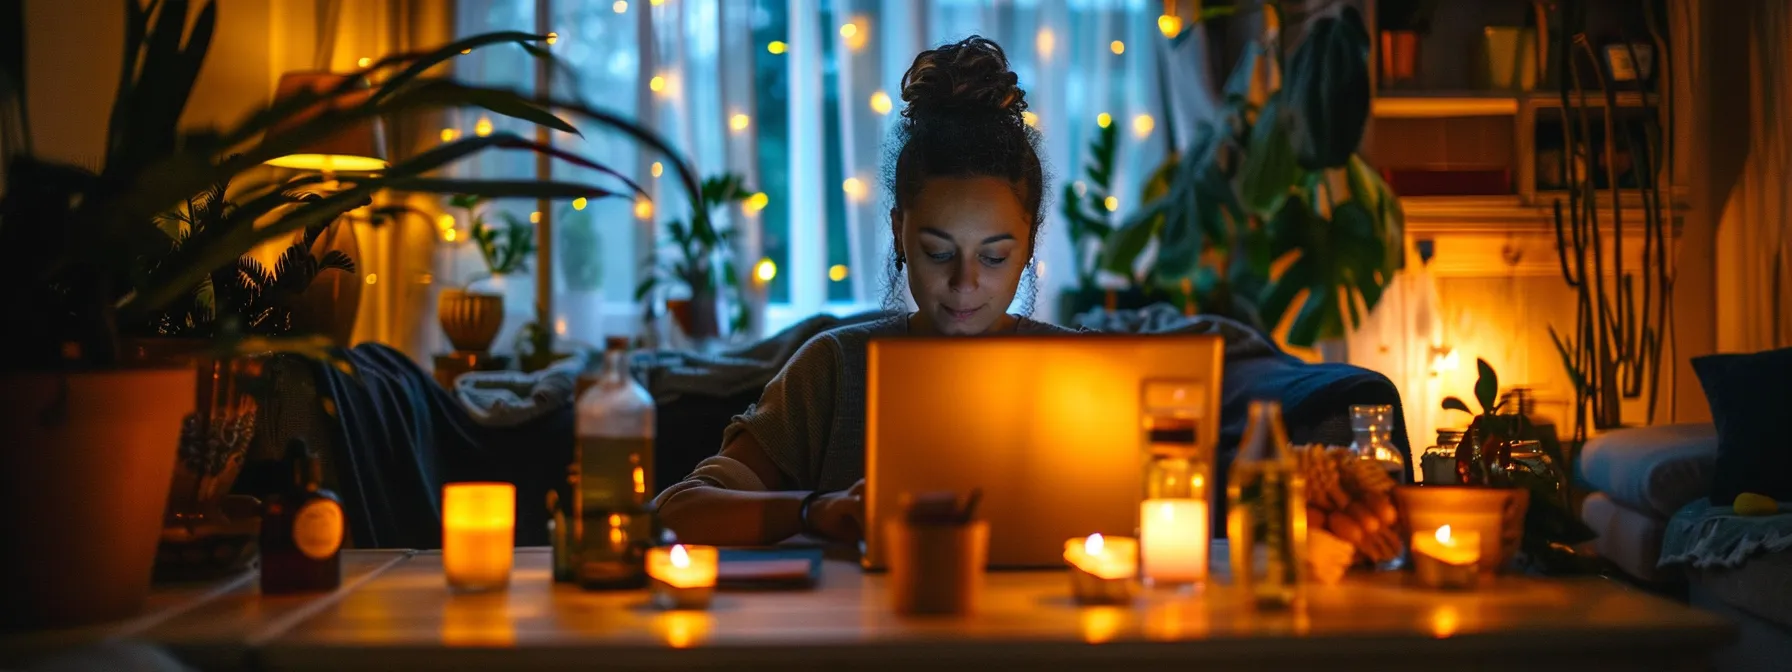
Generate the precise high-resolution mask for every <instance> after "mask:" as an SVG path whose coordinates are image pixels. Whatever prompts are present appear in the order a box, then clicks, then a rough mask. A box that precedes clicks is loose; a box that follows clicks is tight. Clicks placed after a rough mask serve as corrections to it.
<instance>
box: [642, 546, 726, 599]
mask: <svg viewBox="0 0 1792 672" xmlns="http://www.w3.org/2000/svg"><path fill="white" fill-rule="evenodd" d="M720 558H721V555H720V553H718V552H717V551H716V547H714V546H685V545H683V544H679V545H675V546H672V547H671V548H651V549H648V550H647V575H648V576H649V577H652V578H653V603H654V604H656V605H658V606H659V607H660V608H661V609H703V608H707V607H708V606H709V600H710V598H711V597H712V596H714V595H715V590H716V570H717V565H718V562H719V560H720Z"/></svg>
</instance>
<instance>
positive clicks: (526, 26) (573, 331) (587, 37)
mask: <svg viewBox="0 0 1792 672" xmlns="http://www.w3.org/2000/svg"><path fill="white" fill-rule="evenodd" d="M535 5H536V3H535V2H534V0H461V1H460V3H459V12H458V13H457V23H458V25H457V26H456V29H457V34H458V35H460V36H467V35H473V34H478V33H483V32H490V31H501V30H519V31H524V32H535V30H536V20H535ZM549 6H550V7H551V12H552V17H551V20H550V21H549V22H548V28H549V30H550V31H551V32H553V33H554V34H555V41H554V44H552V45H550V46H549V47H548V48H549V49H550V50H552V51H553V52H554V54H555V55H556V56H557V57H559V58H560V59H562V60H563V61H564V62H565V63H566V64H567V65H568V66H569V67H568V68H567V69H566V71H565V73H564V74H562V75H561V76H559V77H557V78H556V79H555V81H554V82H553V83H552V84H551V86H552V87H553V95H554V97H556V98H563V97H564V98H576V99H578V100H580V101H582V102H583V103H584V104H586V105H589V106H591V107H595V108H599V109H605V110H609V111H613V112H618V113H621V114H623V115H625V116H627V117H630V118H634V119H638V120H641V121H643V122H645V123H646V124H648V125H649V126H651V127H652V128H654V129H655V130H656V131H657V132H659V133H660V134H661V135H662V136H663V137H665V138H666V139H667V140H669V141H670V142H671V143H672V145H673V146H675V147H677V148H679V149H680V150H681V151H682V152H683V153H684V154H685V156H686V157H687V158H689V159H690V160H691V161H692V163H693V164H694V165H693V167H694V168H695V169H696V170H697V172H698V174H699V175H701V176H710V175H717V174H721V173H723V172H734V173H738V174H740V175H742V176H744V177H745V179H746V183H747V184H749V185H754V184H757V183H758V179H757V174H756V173H757V169H756V165H757V164H756V161H755V159H754V154H755V151H756V150H755V142H754V137H753V136H754V133H753V131H754V129H755V125H754V120H753V119H752V114H751V113H752V110H753V87H752V86H751V75H752V70H751V63H752V59H751V54H750V52H751V51H752V49H753V48H754V45H753V44H752V40H751V36H752V33H751V20H752V12H753V1H752V0H660V1H658V2H654V1H650V0H636V1H634V2H612V1H610V0H606V1H604V2H585V1H582V0H581V1H574V0H554V1H553V2H550V3H549ZM535 63H536V61H535V60H534V59H532V58H530V57H529V56H528V55H527V54H525V53H524V52H522V51H521V50H520V49H518V48H515V47H498V48H488V49H482V50H479V51H475V52H473V53H472V54H469V55H467V56H465V57H462V58H461V59H460V65H459V66H458V68H459V69H458V72H457V74H458V76H460V77H461V78H464V79H467V80H469V81H472V82H477V83H480V84H485V85H492V86H506V87H511V88H515V89H517V90H520V91H526V92H527V91H532V90H533V85H534V70H533V68H534V66H535ZM736 115H746V117H745V119H746V122H747V123H746V125H745V126H744V127H739V128H737V127H736V126H738V125H739V124H738V122H737V121H735V117H736ZM570 120H571V121H572V122H573V124H574V125H575V126H578V125H580V124H579V122H578V119H577V118H571V119H570ZM457 122H458V123H457V124H456V125H455V130H456V131H457V132H460V133H475V132H477V131H478V130H480V129H481V128H482V127H483V126H484V124H485V123H487V122H489V123H490V124H491V127H492V128H494V129H503V130H510V131H514V132H518V133H522V134H524V135H532V134H533V133H534V130H533V127H532V126H529V125H527V124H524V123H523V122H518V121H515V120H510V119H506V118H502V117H496V116H492V115H479V114H476V113H472V112H469V113H467V114H465V115H464V116H463V117H462V118H460V119H458V120H457ZM731 122H733V123H731ZM553 140H554V143H555V145H556V146H558V147H563V148H566V149H568V150H570V151H573V152H575V153H578V154H581V155H584V156H587V157H590V158H593V159H595V160H597V161H598V162H600V163H604V164H606V165H609V166H611V167H613V168H616V169H617V170H619V171H621V172H622V173H624V174H626V175H630V176H631V177H633V178H634V179H636V181H638V182H639V183H640V184H641V186H642V187H643V188H645V189H646V190H647V192H648V193H649V194H650V195H651V197H652V198H651V200H650V201H648V202H636V201H635V200H632V199H606V200H601V201H591V202H589V203H587V204H585V207H584V209H583V210H575V209H574V208H573V207H572V204H561V205H557V206H556V209H555V212H554V213H552V221H553V224H554V228H555V232H556V233H555V243H556V244H555V246H554V247H555V250H554V256H555V259H554V264H553V267H554V270H555V278H554V286H555V299H554V313H555V324H554V328H555V330H556V332H557V333H558V334H559V336H560V338H562V339H565V340H569V341H572V342H576V343H586V344H601V343H602V339H603V336H604V335H606V334H609V335H615V334H633V333H635V332H636V330H637V329H638V328H639V327H640V325H641V316H642V310H643V309H642V308H641V307H640V306H639V305H638V304H637V303H636V302H635V300H634V293H635V288H636V285H637V283H638V282H639V281H640V279H641V278H642V277H643V274H644V273H646V272H647V269H646V264H645V263H644V261H645V260H646V259H648V258H649V256H650V255H651V254H652V253H653V252H654V246H655V244H656V241H658V240H661V239H662V238H663V235H662V234H661V233H660V232H659V229H658V227H659V226H660V225H662V224H663V223H665V222H667V221H669V220H672V219H682V218H688V217H689V214H690V207H689V203H688V201H687V199H686V197H685V196H684V192H683V191H682V190H681V189H680V188H679V187H678V186H677V182H676V181H675V179H674V173H673V172H672V170H671V168H670V167H669V166H663V165H662V166H659V167H656V165H655V164H656V163H659V162H660V160H661V158H662V157H659V156H655V155H652V154H650V153H648V152H643V151H638V150H637V145H636V143H635V142H634V141H633V140H632V139H630V138H627V137H624V136H622V135H620V134H615V133H605V132H602V131H595V132H590V133H587V134H586V135H585V136H584V137H578V136H574V135H571V134H565V133H555V134H554V138H553ZM460 170H461V171H463V172H464V173H465V174H478V175H482V176H487V177H490V176H511V177H533V176H534V175H535V162H534V158H533V156H532V155H530V154H528V153H523V152H505V153H487V154H483V155H481V157H480V158H479V159H478V160H477V161H475V162H471V163H470V164H469V165H466V166H464V167H462V168H461V169H460ZM656 173H657V174H656ZM552 177H553V178H554V179H556V180H573V181H583V182H593V183H597V184H603V185H607V186H613V187H617V188H622V187H621V185H620V184H619V183H617V182H616V181H615V180H613V179H611V178H608V177H605V176H602V175H599V174H596V173H594V172H592V171H590V170H588V169H583V168H579V167H577V166H572V165H570V164H566V163H556V165H555V166H554V168H553V175H552ZM497 205H498V207H500V208H503V209H505V210H508V211H511V212H513V213H517V214H519V215H523V216H526V215H528V214H529V213H530V212H533V211H534V209H535V202H534V201H532V200H518V201H511V202H503V203H500V204H497ZM718 223H719V224H721V225H722V226H734V227H736V228H739V229H741V230H742V233H743V235H742V241H743V243H742V245H743V247H744V248H745V249H742V250H740V253H741V257H742V258H743V259H747V260H752V259H756V258H758V252H757V245H758V238H757V232H758V228H757V226H756V223H755V222H753V221H750V218H749V217H748V216H747V215H745V214H744V213H743V212H742V211H740V210H731V211H729V212H727V213H724V214H722V215H721V218H720V221H719V222H718ZM458 224H459V226H462V227H464V226H465V225H466V223H465V222H459V223H458ZM457 238H459V240H461V241H465V235H464V231H463V232H462V234H461V235H459V236H457ZM447 247H449V248H451V249H449V250H448V251H446V252H444V253H443V255H442V258H441V259H440V260H439V262H438V263H439V265H440V267H442V268H445V269H447V271H446V272H445V273H444V275H447V276H449V278H451V282H460V283H464V282H466V281H467V280H469V279H471V278H473V277H476V275H477V274H478V273H479V272H480V271H481V270H483V269H482V262H481V261H480V260H479V258H478V254H477V252H476V251H475V250H473V249H472V248H471V246H470V245H467V244H465V243H464V242H462V243H460V244H458V245H449V246H447ZM749 298H751V297H749Z"/></svg>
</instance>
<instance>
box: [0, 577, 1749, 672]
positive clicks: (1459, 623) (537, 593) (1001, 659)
mask: <svg viewBox="0 0 1792 672" xmlns="http://www.w3.org/2000/svg"><path fill="white" fill-rule="evenodd" d="M346 557H347V561H346V562H347V563H348V564H347V567H346V569H347V573H346V574H345V577H344V582H343V588H342V589H341V590H339V591H337V592H335V593H331V594H327V595H318V596H311V597H299V598H278V599H265V600H264V599H259V598H258V597H257V596H256V592H255V589H254V582H253V580H243V579H239V581H240V585H236V586H234V587H224V588H218V587H214V589H213V590H212V592H213V593H216V594H212V595H209V596H208V597H206V599H201V600H193V599H191V597H192V596H191V595H189V596H188V597H189V601H188V602H187V603H185V604H182V605H180V606H179V607H177V608H172V609H173V610H172V611H169V610H166V609H165V610H164V611H163V612H160V613H152V614H151V615H148V616H145V617H143V618H142V619H138V621H141V622H133V623H134V625H130V626H129V627H120V628H117V629H116V630H117V631H116V632H112V633H109V634H108V635H107V636H110V637H140V638H145V639H148V640H150V641H154V642H158V643H161V644H164V645H166V646H168V647H169V648H171V649H172V650H173V651H174V652H175V653H176V654H177V655H180V656H181V657H182V658H183V659H185V660H187V661H189V662H191V663H193V664H195V665H198V666H201V667H205V668H224V667H235V666H240V665H254V666H257V667H262V668H265V669H294V670H300V669H314V670H333V671H338V672H340V671H345V670H359V669H382V670H384V669H482V668H483V669H520V668H535V669H543V668H570V667H581V668H589V667H606V668H644V667H671V668H680V669H691V668H716V669H721V668H727V669H730V670H739V669H753V668H776V669H782V670H790V669H793V668H800V669H811V668H818V667H819V668H848V667H850V668H852V669H880V668H881V669H897V668H905V669H906V668H915V667H920V666H927V667H930V668H970V667H983V668H989V667H991V666H997V667H999V668H1000V669H1014V668H1019V667H1050V668H1052V669H1066V668H1102V667H1120V666H1124V667H1127V668H1129V669H1147V668H1155V667H1180V668H1184V669H1188V668H1190V667H1192V666H1199V668H1200V669H1215V668H1223V669H1224V668H1236V669H1267V668H1323V669H1328V670H1338V669H1375V670H1391V669H1463V668H1470V667H1472V668H1477V669H1499V668H1512V669H1527V670H1531V669H1563V670H1567V669H1573V670H1577V671H1581V670H1588V669H1676V668H1685V669H1702V668H1703V667H1705V666H1706V662H1705V661H1706V656H1707V655H1708V654H1709V652H1710V651H1711V650H1712V649H1714V648H1716V647H1718V646H1721V645H1722V644H1724V643H1726V642H1727V641H1729V640H1730V639H1731V638H1732V637H1733V626H1731V624H1730V623H1729V622H1728V621H1726V620H1725V619H1723V618H1722V617H1720V616H1717V615H1713V614H1710V613H1707V612H1703V611H1698V610H1695V609H1692V608H1689V607H1686V606H1682V605H1679V604H1676V603H1673V602H1670V601H1667V600H1664V599H1661V598H1657V597H1654V596H1651V595H1648V594H1646V593H1643V592H1640V591H1636V590H1632V589H1629V588H1627V587H1625V586H1623V585H1621V584H1618V583H1615V582H1612V581H1608V580H1604V579H1597V578H1588V579H1569V580H1543V579H1534V578H1525V577H1501V578H1500V579H1499V580H1497V581H1496V582H1494V583H1492V584H1491V585H1484V587H1483V588H1482V589H1481V590H1479V591H1476V592H1473V593H1445V592H1434V591H1426V590H1420V589H1417V588H1413V587H1409V586H1406V585H1404V583H1403V582H1404V581H1405V576H1404V575H1403V574H1399V573H1390V574H1364V575H1353V576H1352V577H1351V578H1350V579H1348V580H1346V581H1345V583H1344V584H1342V585H1339V586H1332V587H1323V586H1315V587H1313V588H1312V589H1311V592H1310V593H1309V601H1308V605H1307V608H1306V609H1305V610H1303V611H1299V612H1258V611H1256V610H1254V609H1252V608H1251V607H1250V606H1249V605H1248V603H1246V602H1245V601H1243V600H1241V599H1239V598H1240V597H1241V596H1240V595H1239V594H1238V593H1237V592H1236V591H1234V590H1233V589H1232V588H1231V587H1229V586H1225V585H1218V586H1211V587H1209V588H1208V589H1207V590H1206V592H1204V593H1202V594H1201V595H1200V596H1199V597H1188V596H1181V595H1175V594H1166V593H1153V592H1149V591H1147V592H1146V593H1144V594H1142V595H1141V599H1140V600H1138V601H1137V602H1135V603H1134V604H1133V605H1130V606H1126V607H1088V608H1084V607H1078V606H1076V605H1075V604H1073V603H1072V602H1071V601H1070V599H1069V585H1068V579H1067V577H1066V576H1065V575H1064V573H1063V572H1013V573H1010V572H992V573H990V574H989V575H988V578H987V581H986V584H985V592H984V596H983V603H982V605H981V609H980V610H979V612H978V613H977V614H976V615H975V616H972V617H968V618H923V619H917V618H902V617H898V616H896V615H894V614H893V613H891V611H890V610H889V608H888V606H887V598H888V596H887V594H886V590H885V583H886V580H887V577H885V576H883V575H867V574H864V573H862V572H861V571H859V569H858V568H857V566H855V565H852V564H849V563H845V562H838V561H829V562H828V563H826V565H825V566H824V568H823V572H822V580H821V583H820V585H819V586H818V587H816V588H815V589H813V590H802V591H767V592H724V593H721V594H718V595H717V596H716V600H715V603H714V605H713V606H712V607H711V608H710V609H709V610H708V611H702V612H663V611H659V610H656V609H653V608H651V607H649V606H648V605H647V604H646V596H645V594H644V593H643V592H624V593H594V592H584V591H581V590H578V589H577V588H574V587H570V586H555V585H553V584H552V583H551V581H550V580H549V554H548V552H547V550H546V549H519V550H518V552H517V565H516V572H515V574H514V575H513V577H512V583H511V587H510V589H509V590H508V591H505V592H499V593H487V594H475V595H460V594H453V593H450V592H449V591H448V590H447V588H446V585H445V584H444V581H443V578H442V565H441V556H440V555H439V554H438V553H434V552H421V553H412V552H391V551H356V552H351V553H349V554H347V556H346ZM1215 557H1216V559H1217V558H1224V557H1225V556H1224V555H1223V554H1217V555H1216V556H1215ZM1221 569H1222V571H1223V567H1222V568H1221ZM158 599H162V600H164V602H166V600H167V599H168V598H166V597H165V596H164V597H161V598H158ZM144 619H153V620H152V621H145V620H144ZM90 634H91V633H90ZM37 637H38V638H39V639H41V640H46V641H47V640H50V639H56V638H57V637H58V635H55V634H53V633H52V634H50V635H43V634H40V635H37ZM61 637H63V638H66V637H67V635H66V633H65V634H63V635H61ZM21 641H22V640H19V639H18V638H15V639H13V640H10V641H9V640H4V639H0V650H4V649H6V648H8V646H17V645H19V644H21ZM40 643H41V642H40Z"/></svg>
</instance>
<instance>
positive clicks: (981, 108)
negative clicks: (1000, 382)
mask: <svg viewBox="0 0 1792 672" xmlns="http://www.w3.org/2000/svg"><path fill="white" fill-rule="evenodd" d="M1019 81H1020V78H1019V77H1017V76H1016V75H1015V74H1014V72H1013V71H1011V70H1009V69H1008V55H1007V54H1006V53H1004V52H1003V51H1002V47H1001V45H998V44H996V43H995V42H994V41H991V40H989V39H987V38H984V37H981V36H977V35H973V36H971V37H967V38H965V39H963V40H960V41H958V42H955V43H952V44H947V45H943V46H940V47H938V48H936V49H930V50H927V51H923V52H921V53H920V54H919V55H917V56H915V62H914V63H913V64H912V65H910V66H909V68H908V72H907V73H904V74H903V75H902V101H903V103H905V106H904V108H903V110H902V118H901V119H900V120H898V121H897V123H896V128H895V129H894V132H893V134H892V136H891V138H890V143H889V146H888V148H887V149H886V152H887V154H888V156H886V160H885V161H884V165H885V166H887V169H886V171H885V175H884V183H885V185H884V186H885V189H886V190H888V192H889V195H890V200H891V203H893V204H894V205H895V207H896V208H897V209H907V208H908V207H910V206H911V205H912V204H913V203H914V200H915V198H916V197H918V196H919V195H920V193H921V186H922V185H923V184H924V183H925V182H926V181H927V179H928V178H931V177H996V178H1001V179H1003V180H1006V181H1007V182H1008V183H1009V184H1011V185H1013V188H1014V195H1015V197H1016V198H1018V199H1020V203H1021V207H1022V208H1023V209H1024V210H1025V211H1026V212H1027V215H1028V217H1030V218H1031V222H1030V224H1031V236H1030V241H1029V243H1028V246H1027V257H1028V259H1027V266H1026V272H1025V273H1024V275H1023V277H1022V279H1021V288H1020V292H1019V296H1020V297H1021V299H1022V301H1021V304H1022V305H1023V306H1026V307H1027V311H1026V312H1031V306H1032V305H1033V302H1034V300H1035V298H1036V296H1035V295H1036V293H1037V289H1036V287H1037V282H1036V281H1035V277H1034V270H1033V269H1034V265H1033V258H1034V254H1035V252H1036V251H1037V248H1038V244H1039V229H1040V227H1041V225H1043V224H1044V222H1045V182H1046V173H1045V166H1044V164H1043V162H1042V161H1041V160H1040V153H1039V133H1038V132H1037V131H1034V130H1033V128H1032V127H1030V126H1028V125H1027V122H1026V117H1025V115H1024V113H1025V112H1026V111H1027V92H1026V91H1025V90H1023V89H1021V88H1020V85H1019ZM899 254H900V250H897V249H895V246H894V245H892V246H891V250H890V259H889V268H890V274H889V279H888V282H887V286H886V288H885V295H884V307H885V308H886V309H889V310H892V311H894V310H899V309H900V308H901V306H902V303H903V301H902V297H903V293H902V292H903V289H904V288H905V286H906V282H905V281H904V278H903V274H902V269H901V267H900V265H899V264H898V263H897V257H898V255H899Z"/></svg>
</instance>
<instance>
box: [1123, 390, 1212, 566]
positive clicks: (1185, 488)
mask: <svg viewBox="0 0 1792 672" xmlns="http://www.w3.org/2000/svg"><path fill="white" fill-rule="evenodd" d="M1203 394H1205V391H1204V388H1202V387H1201V386H1199V385H1198V384H1196V383H1195V382H1194V381H1174V380H1172V381H1161V380H1160V381H1147V382H1146V383H1145V389H1144V397H1143V399H1142V400H1141V404H1140V406H1141V408H1142V409H1143V412H1144V418H1143V422H1142V424H1143V429H1144V439H1143V443H1144V452H1145V483H1144V490H1145V497H1144V501H1142V502H1141V503H1140V504H1139V546H1140V556H1141V558H1142V559H1143V565H1142V568H1143V574H1144V577H1145V582H1146V584H1148V585H1151V586H1153V587H1173V588H1185V587H1198V586H1200V585H1201V584H1203V583H1205V582H1206V581H1207V569H1208V552H1209V548H1210V546H1211V545H1212V543H1213V531H1212V519H1211V517H1210V512H1211V501H1212V500H1211V499H1210V497H1211V495H1210V493H1209V491H1208V484H1209V483H1212V482H1213V451H1212V448H1211V446H1207V445H1205V444H1204V443H1203V442H1202V440H1201V425H1200V422H1199V415H1198V414H1199V409H1200V408H1201V401H1202V395H1203Z"/></svg>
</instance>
